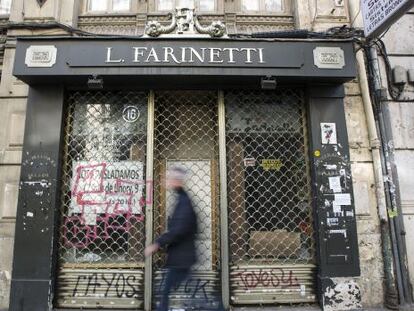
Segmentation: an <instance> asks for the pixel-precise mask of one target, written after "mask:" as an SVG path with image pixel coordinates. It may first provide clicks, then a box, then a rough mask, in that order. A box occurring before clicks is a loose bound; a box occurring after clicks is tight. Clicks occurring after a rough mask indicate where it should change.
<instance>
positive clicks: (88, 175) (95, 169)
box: [72, 163, 106, 195]
mask: <svg viewBox="0 0 414 311" xmlns="http://www.w3.org/2000/svg"><path fill="white" fill-rule="evenodd" d="M105 169H106V163H99V164H93V165H79V167H78V168H77V169H76V175H75V176H76V177H75V182H74V187H73V189H72V195H79V194H84V193H102V192H103V190H104V189H103V183H104V173H105ZM96 175H97V177H98V181H97V182H96V178H94V177H96Z"/></svg>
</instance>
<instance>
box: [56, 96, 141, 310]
mask: <svg viewBox="0 0 414 311" xmlns="http://www.w3.org/2000/svg"><path fill="white" fill-rule="evenodd" d="M147 97H148V96H147V94H146V93H141V92H73V93H71V94H69V96H68V99H67V112H66V118H67V119H66V128H65V133H64V142H63V145H64V154H63V159H64V162H63V167H62V183H63V185H62V195H61V202H62V204H61V215H62V217H61V221H60V239H59V258H58V268H59V271H58V280H57V293H56V295H55V297H56V304H57V306H59V307H64V308H77V309H79V308H81V309H88V308H94V309H95V308H96V309H107V308H108V309H137V308H140V307H141V306H142V303H143V296H144V295H143V293H144V287H143V279H144V256H143V250H144V245H145V226H144V217H145V214H144V212H145V204H146V199H145V195H144V194H145V193H146V184H145V182H144V181H145V163H146V153H145V151H146V143H147Z"/></svg>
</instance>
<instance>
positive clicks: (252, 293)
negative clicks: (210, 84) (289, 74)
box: [225, 89, 315, 304]
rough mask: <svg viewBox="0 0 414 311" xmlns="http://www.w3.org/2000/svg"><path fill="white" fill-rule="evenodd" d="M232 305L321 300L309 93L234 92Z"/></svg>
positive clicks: (229, 125) (230, 95)
mask: <svg viewBox="0 0 414 311" xmlns="http://www.w3.org/2000/svg"><path fill="white" fill-rule="evenodd" d="M225 105H226V148H227V180H228V188H227V191H228V215H229V217H228V222H229V246H230V247H229V248H230V249H229V251H230V254H229V255H230V256H229V257H230V296H231V303H232V304H269V303H271V304H274V303H300V302H313V301H315V291H314V289H315V262H314V260H315V244H314V233H313V229H312V208H311V197H310V172H309V165H308V160H307V159H308V150H307V140H306V137H307V134H306V118H305V110H304V102H303V95H302V92H300V91H297V90H292V89H280V90H278V91H276V92H274V91H273V92H263V91H262V92H253V91H252V92H246V91H237V92H227V93H226V94H225Z"/></svg>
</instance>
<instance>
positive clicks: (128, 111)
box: [122, 106, 140, 123]
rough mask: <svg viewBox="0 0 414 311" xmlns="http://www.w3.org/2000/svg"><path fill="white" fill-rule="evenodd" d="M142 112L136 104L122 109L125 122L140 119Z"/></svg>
mask: <svg viewBox="0 0 414 311" xmlns="http://www.w3.org/2000/svg"><path fill="white" fill-rule="evenodd" d="M139 116H140V112H139V110H138V108H137V107H135V106H128V107H125V108H124V110H123V111H122V118H123V119H124V121H125V122H128V123H133V122H135V121H137V120H138V119H139Z"/></svg>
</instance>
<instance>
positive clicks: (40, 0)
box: [37, 0, 47, 7]
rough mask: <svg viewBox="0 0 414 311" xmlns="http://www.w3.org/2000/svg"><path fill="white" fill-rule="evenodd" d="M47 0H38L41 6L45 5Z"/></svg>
mask: <svg viewBox="0 0 414 311" xmlns="http://www.w3.org/2000/svg"><path fill="white" fill-rule="evenodd" d="M46 1H47V0H37V3H38V4H39V6H40V7H42V6H43V4H45V3H46Z"/></svg>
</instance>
